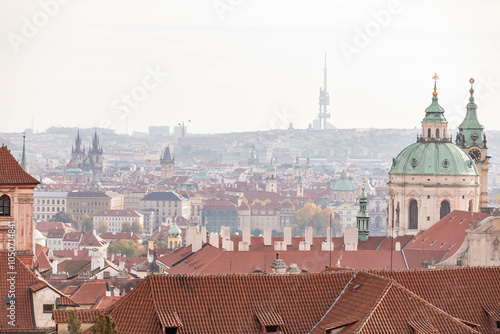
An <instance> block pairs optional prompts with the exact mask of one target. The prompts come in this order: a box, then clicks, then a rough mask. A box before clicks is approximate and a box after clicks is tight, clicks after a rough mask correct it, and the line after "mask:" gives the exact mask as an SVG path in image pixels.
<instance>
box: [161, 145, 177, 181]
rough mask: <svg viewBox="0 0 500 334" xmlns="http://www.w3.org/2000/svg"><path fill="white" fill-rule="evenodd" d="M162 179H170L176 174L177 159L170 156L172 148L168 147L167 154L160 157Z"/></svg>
mask: <svg viewBox="0 0 500 334" xmlns="http://www.w3.org/2000/svg"><path fill="white" fill-rule="evenodd" d="M160 165H161V178H162V180H165V179H170V178H171V177H173V176H174V174H175V168H174V167H175V158H173V157H172V155H171V154H170V147H169V146H167V148H166V149H165V152H164V153H163V155H162V156H161V157H160Z"/></svg>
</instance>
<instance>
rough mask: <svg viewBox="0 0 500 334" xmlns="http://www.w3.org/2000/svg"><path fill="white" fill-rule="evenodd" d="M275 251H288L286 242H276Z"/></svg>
mask: <svg viewBox="0 0 500 334" xmlns="http://www.w3.org/2000/svg"><path fill="white" fill-rule="evenodd" d="M274 250H275V251H286V242H284V241H275V242H274Z"/></svg>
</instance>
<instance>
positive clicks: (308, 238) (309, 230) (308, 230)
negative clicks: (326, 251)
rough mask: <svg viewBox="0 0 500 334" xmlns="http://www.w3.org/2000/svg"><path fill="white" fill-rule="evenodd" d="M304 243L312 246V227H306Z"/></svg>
mask: <svg viewBox="0 0 500 334" xmlns="http://www.w3.org/2000/svg"><path fill="white" fill-rule="evenodd" d="M304 241H305V242H307V243H308V244H309V245H311V246H312V244H313V228H312V226H307V227H306V237H305V240H304Z"/></svg>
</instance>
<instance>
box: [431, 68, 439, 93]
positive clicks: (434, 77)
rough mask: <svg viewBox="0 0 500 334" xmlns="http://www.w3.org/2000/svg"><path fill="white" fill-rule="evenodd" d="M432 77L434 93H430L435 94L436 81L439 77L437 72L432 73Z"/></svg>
mask: <svg viewBox="0 0 500 334" xmlns="http://www.w3.org/2000/svg"><path fill="white" fill-rule="evenodd" d="M432 79H433V80H434V93H432V95H437V94H438V93H437V88H436V81H437V80H438V79H439V77H438V75H437V73H434V76H433V77H432Z"/></svg>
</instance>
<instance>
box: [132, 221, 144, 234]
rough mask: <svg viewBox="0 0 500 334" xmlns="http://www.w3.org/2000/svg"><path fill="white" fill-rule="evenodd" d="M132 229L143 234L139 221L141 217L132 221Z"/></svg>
mask: <svg viewBox="0 0 500 334" xmlns="http://www.w3.org/2000/svg"><path fill="white" fill-rule="evenodd" d="M131 231H132V232H134V233H139V234H142V226H141V224H140V223H139V219H136V220H134V222H133V223H132V228H131Z"/></svg>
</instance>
